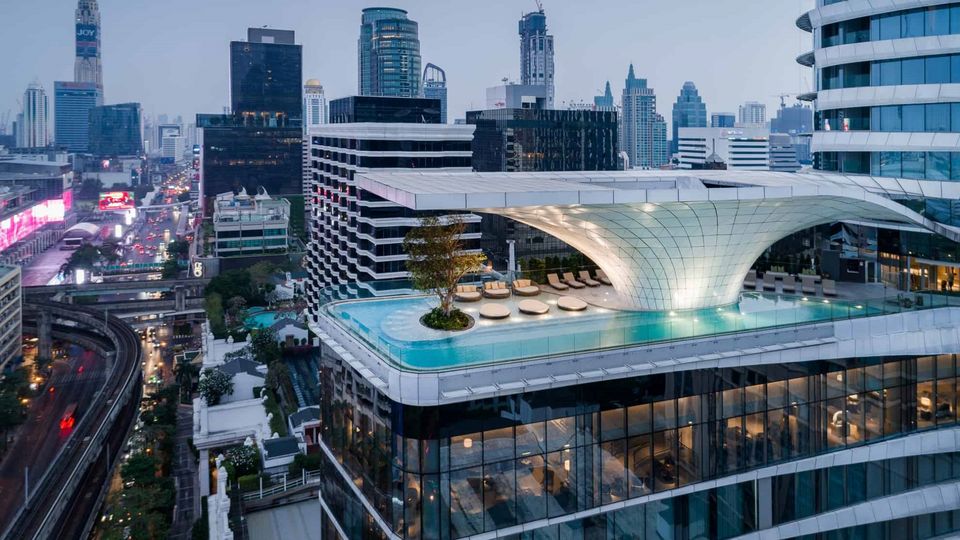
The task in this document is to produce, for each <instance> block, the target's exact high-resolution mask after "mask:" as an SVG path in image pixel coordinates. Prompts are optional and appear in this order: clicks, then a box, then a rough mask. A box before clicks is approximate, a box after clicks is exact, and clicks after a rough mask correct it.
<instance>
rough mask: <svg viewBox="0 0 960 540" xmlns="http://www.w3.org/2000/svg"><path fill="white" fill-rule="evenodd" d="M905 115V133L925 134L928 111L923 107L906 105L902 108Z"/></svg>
mask: <svg viewBox="0 0 960 540" xmlns="http://www.w3.org/2000/svg"><path fill="white" fill-rule="evenodd" d="M901 109H902V111H903V112H902V114H903V131H912V132H918V133H920V132H923V131H924V130H925V129H924V124H925V120H926V111H925V109H924V106H923V105H904V106H902V107H901Z"/></svg>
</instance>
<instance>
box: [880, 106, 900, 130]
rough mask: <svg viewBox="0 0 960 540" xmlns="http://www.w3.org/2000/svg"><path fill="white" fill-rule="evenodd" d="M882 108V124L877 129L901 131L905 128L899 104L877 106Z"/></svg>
mask: <svg viewBox="0 0 960 540" xmlns="http://www.w3.org/2000/svg"><path fill="white" fill-rule="evenodd" d="M877 109H879V110H880V126H879V127H878V129H877V131H900V130H901V129H903V123H902V118H901V114H902V112H901V110H900V106H899V105H886V106H883V107H877Z"/></svg>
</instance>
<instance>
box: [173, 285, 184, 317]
mask: <svg viewBox="0 0 960 540" xmlns="http://www.w3.org/2000/svg"><path fill="white" fill-rule="evenodd" d="M173 296H174V299H175V301H174V309H175V310H176V311H185V310H186V309H187V288H186V287H184V286H183V285H177V286H176V287H174V288H173Z"/></svg>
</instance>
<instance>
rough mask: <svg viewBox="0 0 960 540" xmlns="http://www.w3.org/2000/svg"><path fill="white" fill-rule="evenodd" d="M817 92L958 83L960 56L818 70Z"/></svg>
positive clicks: (929, 57)
mask: <svg viewBox="0 0 960 540" xmlns="http://www.w3.org/2000/svg"><path fill="white" fill-rule="evenodd" d="M818 79H819V80H818V84H819V89H820V90H838V89H841V88H859V87H863V86H896V85H905V84H947V83H958V82H960V54H940V55H935V56H918V57H912V58H898V59H894V60H879V61H876V62H854V63H851V64H841V65H838V66H828V67H825V68H823V69H821V70H819V77H818Z"/></svg>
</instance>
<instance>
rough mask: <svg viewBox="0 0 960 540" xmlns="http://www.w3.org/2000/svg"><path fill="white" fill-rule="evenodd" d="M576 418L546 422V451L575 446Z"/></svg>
mask: <svg viewBox="0 0 960 540" xmlns="http://www.w3.org/2000/svg"><path fill="white" fill-rule="evenodd" d="M576 437H577V417H576V416H567V417H565V418H555V419H553V420H548V421H547V449H548V450H550V451H554V450H560V449H562V448H569V447H571V446H574V445H575V444H576Z"/></svg>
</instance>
